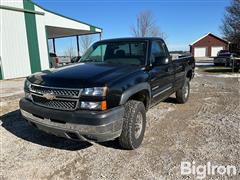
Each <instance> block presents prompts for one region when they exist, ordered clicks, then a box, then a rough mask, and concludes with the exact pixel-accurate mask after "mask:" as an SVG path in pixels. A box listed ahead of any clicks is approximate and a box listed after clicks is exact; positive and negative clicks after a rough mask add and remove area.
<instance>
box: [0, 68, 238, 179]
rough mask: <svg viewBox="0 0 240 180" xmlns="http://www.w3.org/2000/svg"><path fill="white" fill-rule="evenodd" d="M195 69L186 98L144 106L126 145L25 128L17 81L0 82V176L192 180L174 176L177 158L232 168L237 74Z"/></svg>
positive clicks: (235, 146) (235, 144)
mask: <svg viewBox="0 0 240 180" xmlns="http://www.w3.org/2000/svg"><path fill="white" fill-rule="evenodd" d="M203 68H204V67H198V68H197V74H196V77H195V78H194V80H193V81H192V82H191V95H190V99H189V101H188V102H187V103H186V104H183V105H182V104H177V103H176V102H175V99H174V96H172V97H171V98H169V99H167V100H166V101H165V102H162V103H160V104H159V105H157V106H155V107H154V108H152V109H151V110H149V111H148V113H147V121H148V124H147V129H146V134H145V139H144V142H143V144H142V146H141V147H140V148H139V149H137V150H134V151H127V150H121V149H120V147H119V146H118V144H117V143H116V142H115V141H111V142H106V143H87V142H74V141H70V140H66V139H62V138H58V137H55V136H52V135H48V134H45V133H43V132H41V131H39V130H37V129H34V128H32V127H30V126H29V125H28V124H27V123H26V122H25V121H23V119H22V118H21V116H20V113H19V109H18V101H19V99H20V97H22V96H23V91H22V86H23V80H22V79H18V80H11V81H2V82H1V86H2V90H1V93H0V96H1V121H0V123H1V126H0V133H1V134H0V135H1V142H0V145H1V157H0V162H1V165H0V169H1V174H0V179H24V180H25V179H93V180H95V179H194V178H195V176H194V175H189V176H182V175H181V174H180V165H181V161H189V162H192V161H195V162H196V164H201V165H205V164H206V163H207V162H209V161H210V162H211V163H212V164H215V165H219V164H220V165H234V166H237V167H238V166H239V168H240V113H239V111H240V96H239V95H240V76H239V74H231V73H227V74H221V73H219V72H217V73H213V72H204V71H203V70H202V69H203ZM209 178H214V179H215V178H219V179H230V177H226V176H223V177H217V176H208V179H209ZM231 178H232V179H240V174H239V173H238V174H237V175H236V176H233V177H231Z"/></svg>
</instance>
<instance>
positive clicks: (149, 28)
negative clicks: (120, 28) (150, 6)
mask: <svg viewBox="0 0 240 180" xmlns="http://www.w3.org/2000/svg"><path fill="white" fill-rule="evenodd" d="M130 30H131V33H132V35H133V36H135V37H147V36H155V37H161V38H163V39H165V38H166V35H165V33H164V32H162V31H161V30H160V28H159V27H158V26H157V25H156V22H155V19H154V16H153V14H152V12H151V11H142V12H140V13H139V14H138V15H137V23H136V25H134V26H131V29H130Z"/></svg>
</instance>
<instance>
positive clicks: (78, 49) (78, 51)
mask: <svg viewBox="0 0 240 180" xmlns="http://www.w3.org/2000/svg"><path fill="white" fill-rule="evenodd" d="M76 38H77V54H78V56H80V48H79V36H78V35H77V36H76Z"/></svg>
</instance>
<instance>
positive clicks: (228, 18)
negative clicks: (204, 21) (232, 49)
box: [221, 0, 240, 43]
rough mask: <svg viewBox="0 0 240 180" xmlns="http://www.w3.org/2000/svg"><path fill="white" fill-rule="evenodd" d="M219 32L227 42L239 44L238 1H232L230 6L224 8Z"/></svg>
mask: <svg viewBox="0 0 240 180" xmlns="http://www.w3.org/2000/svg"><path fill="white" fill-rule="evenodd" d="M221 30H222V33H223V35H224V36H225V38H226V39H227V40H228V41H230V42H232V43H239V42H240V0H232V3H231V5H230V6H229V7H227V8H226V14H225V16H224V19H223V24H222V26H221Z"/></svg>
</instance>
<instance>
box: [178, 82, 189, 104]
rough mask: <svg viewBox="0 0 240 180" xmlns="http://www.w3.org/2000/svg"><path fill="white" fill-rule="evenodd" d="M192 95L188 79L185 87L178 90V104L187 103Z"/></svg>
mask: <svg viewBox="0 0 240 180" xmlns="http://www.w3.org/2000/svg"><path fill="white" fill-rule="evenodd" d="M189 94H190V82H189V79H186V80H185V82H184V85H183V86H182V87H181V88H180V89H178V90H177V92H176V99H177V102H178V103H181V104H184V103H186V102H187V100H188V98H189Z"/></svg>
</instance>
